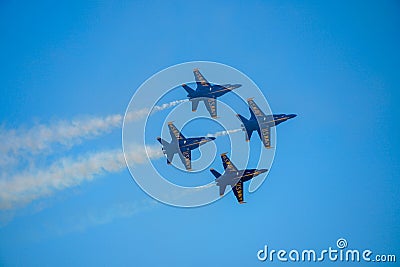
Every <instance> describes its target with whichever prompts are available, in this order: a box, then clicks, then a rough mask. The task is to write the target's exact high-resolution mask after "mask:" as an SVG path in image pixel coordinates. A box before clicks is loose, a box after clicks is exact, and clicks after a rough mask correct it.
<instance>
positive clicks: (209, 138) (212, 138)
mask: <svg viewBox="0 0 400 267" xmlns="http://www.w3.org/2000/svg"><path fill="white" fill-rule="evenodd" d="M207 140H208V141H214V140H215V137H207Z"/></svg>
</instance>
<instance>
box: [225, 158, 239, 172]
mask: <svg viewBox="0 0 400 267" xmlns="http://www.w3.org/2000/svg"><path fill="white" fill-rule="evenodd" d="M221 159H222V164H223V165H224V169H225V170H228V171H232V172H237V171H238V169H237V168H236V166H235V165H233V163H232V162H231V160H230V159H229V158H228V156H227V155H226V154H225V153H224V154H221Z"/></svg>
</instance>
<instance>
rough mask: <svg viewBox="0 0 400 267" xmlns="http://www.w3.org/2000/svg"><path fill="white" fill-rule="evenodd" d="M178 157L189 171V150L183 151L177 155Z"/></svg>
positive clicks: (190, 154)
mask: <svg viewBox="0 0 400 267" xmlns="http://www.w3.org/2000/svg"><path fill="white" fill-rule="evenodd" d="M178 154H179V157H180V158H181V161H182V163H183V165H185V168H186V170H188V171H189V170H191V169H192V161H191V159H192V153H191V152H190V150H186V151H183V152H182V153H178Z"/></svg>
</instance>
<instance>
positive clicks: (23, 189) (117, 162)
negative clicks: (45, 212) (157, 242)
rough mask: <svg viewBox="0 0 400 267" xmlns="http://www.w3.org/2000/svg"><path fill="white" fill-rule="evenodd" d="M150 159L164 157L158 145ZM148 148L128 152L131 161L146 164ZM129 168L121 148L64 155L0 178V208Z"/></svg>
mask: <svg viewBox="0 0 400 267" xmlns="http://www.w3.org/2000/svg"><path fill="white" fill-rule="evenodd" d="M146 150H147V155H148V156H149V157H150V158H160V157H162V156H163V153H162V151H161V150H160V149H159V147H158V146H148V147H146ZM146 150H145V148H144V147H142V148H140V147H139V146H138V147H135V149H130V150H129V151H132V152H130V153H128V154H126V156H127V158H129V160H130V161H132V162H135V163H138V164H140V163H143V162H144V159H145V158H146V157H147V155H146ZM124 168H126V163H125V158H124V154H123V152H122V151H121V150H120V149H115V150H110V151H104V152H98V153H95V154H90V155H86V156H81V157H78V158H76V159H71V158H62V159H59V160H57V161H56V162H55V163H53V164H52V165H50V166H49V167H47V168H45V169H35V168H30V169H27V170H25V171H23V172H20V173H17V174H14V175H11V176H6V175H5V174H2V176H3V177H1V179H0V188H1V190H0V210H8V209H13V208H16V207H19V206H22V205H25V204H28V203H30V202H32V201H34V200H36V199H39V198H42V197H45V196H49V195H51V194H53V193H54V192H56V191H59V190H63V189H66V188H70V187H74V186H77V185H79V184H81V183H83V182H85V181H91V180H93V179H94V178H95V177H96V176H98V175H100V174H104V173H114V172H119V171H121V170H122V169H124Z"/></svg>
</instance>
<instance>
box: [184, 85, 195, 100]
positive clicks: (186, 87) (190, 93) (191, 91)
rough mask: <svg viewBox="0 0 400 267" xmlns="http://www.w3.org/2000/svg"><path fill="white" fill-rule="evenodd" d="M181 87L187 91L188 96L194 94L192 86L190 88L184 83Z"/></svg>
mask: <svg viewBox="0 0 400 267" xmlns="http://www.w3.org/2000/svg"><path fill="white" fill-rule="evenodd" d="M182 87H183V89H185V90H186V92H187V93H188V95H187V96H188V97H193V96H194V94H195V90H193V89H192V88H190V87H189V86H187V85H186V84H182Z"/></svg>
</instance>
